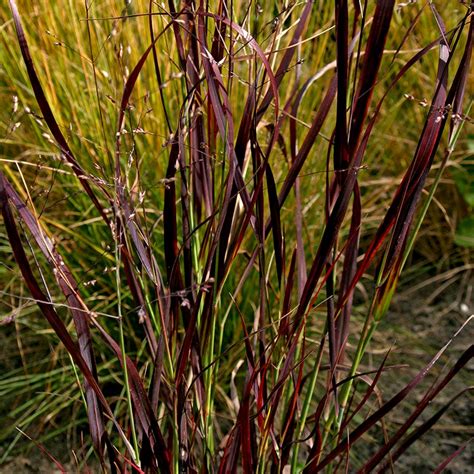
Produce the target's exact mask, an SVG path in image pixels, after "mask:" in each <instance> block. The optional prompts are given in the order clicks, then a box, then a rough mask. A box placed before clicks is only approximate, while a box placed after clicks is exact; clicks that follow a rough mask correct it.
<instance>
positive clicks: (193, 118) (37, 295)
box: [0, 0, 474, 473]
mask: <svg viewBox="0 0 474 474" xmlns="http://www.w3.org/2000/svg"><path fill="white" fill-rule="evenodd" d="M19 3H20V2H19ZM21 3H24V4H25V5H24V7H23V8H18V7H17V4H16V2H15V1H14V0H9V4H10V8H11V13H10V15H11V16H10V18H12V19H13V22H14V26H15V31H16V35H17V39H18V45H17V46H15V48H16V49H18V48H19V51H21V55H22V58H23V64H24V66H25V67H26V69H24V68H23V64H20V62H19V61H17V62H16V63H15V64H16V66H15V67H17V68H18V70H17V69H15V68H14V66H12V65H10V66H9V67H11V68H12V74H17V75H18V76H19V77H21V79H18V80H16V81H15V87H17V88H18V92H17V95H15V97H17V99H16V101H17V102H16V103H17V107H18V102H20V104H26V103H28V104H29V105H28V107H27V109H25V110H26V111H25V115H24V117H25V123H23V124H22V125H21V127H20V126H17V127H16V128H15V127H13V128H15V129H14V130H11V133H12V134H14V133H26V132H25V131H24V130H25V128H27V127H30V128H34V130H35V134H33V138H31V140H33V141H34V140H37V144H36V145H35V144H34V142H33V144H32V143H31V142H28V143H26V141H25V142H23V143H22V142H21V140H14V139H10V138H9V141H8V142H7V141H4V143H3V145H2V146H3V148H4V149H7V147H10V148H8V149H9V150H12V151H11V152H10V153H16V155H14V156H15V160H13V161H11V162H10V163H8V164H2V171H1V173H0V206H1V212H2V215H3V225H4V229H5V235H6V237H7V239H8V241H9V244H10V245H11V249H12V252H13V257H14V262H16V263H13V261H12V262H11V263H10V264H9V265H10V266H9V272H17V271H19V272H20V273H21V277H22V282H23V284H24V285H25V286H26V289H27V291H28V293H29V295H28V296H29V298H32V299H33V300H34V302H35V303H36V304H37V306H38V308H39V310H40V312H41V315H42V317H44V319H45V320H46V321H47V323H48V325H49V326H50V328H51V329H52V330H53V331H54V333H53V335H51V334H50V337H53V340H54V341H55V345H56V346H60V347H61V351H62V354H63V355H64V354H65V353H67V356H68V357H69V359H70V360H69V361H68V362H67V363H66V364H65V366H66V367H69V368H70V374H69V379H68V380H70V381H71V384H72V387H73V390H71V392H70V397H71V399H72V400H79V401H80V400H82V405H81V407H82V408H81V410H83V411H82V413H86V415H87V426H88V428H87V430H86V433H85V434H84V435H83V440H82V443H83V444H82V446H85V448H84V459H85V458H86V452H87V449H88V448H89V447H93V449H94V452H95V456H96V459H97V461H98V462H99V463H100V465H101V466H102V469H103V470H104V471H107V472H163V473H171V472H174V473H177V472H220V473H228V472H244V473H251V472H262V473H263V472H272V473H273V472H275V473H276V472H304V473H313V472H319V471H324V472H346V471H347V470H351V471H353V470H358V471H359V472H369V471H372V470H379V471H384V470H386V469H389V468H390V467H391V466H395V469H396V466H397V462H398V460H399V458H400V457H401V456H403V454H404V453H405V451H406V450H407V449H408V448H409V447H410V446H411V445H412V444H413V443H414V442H415V441H416V440H417V439H418V438H419V437H421V436H422V435H423V434H424V433H425V432H426V431H427V430H428V429H429V428H431V427H432V426H433V425H434V424H435V423H436V422H437V421H438V419H439V418H440V417H441V416H442V414H443V413H444V412H445V411H446V410H447V408H448V407H449V406H450V405H451V404H452V403H453V402H454V400H455V399H456V398H458V397H461V396H464V392H465V391H463V392H462V393H459V394H456V395H455V396H454V398H453V399H451V400H450V401H449V402H447V403H443V405H442V406H441V407H440V409H439V410H438V411H437V412H435V413H434V414H432V413H431V414H430V417H429V418H428V419H425V420H424V421H422V422H419V418H420V416H421V415H424V414H425V410H426V409H427V408H428V407H429V405H430V404H431V403H432V401H433V400H435V399H436V397H437V396H438V395H439V394H440V393H441V392H442V391H444V390H445V388H446V385H447V384H448V383H449V382H450V380H451V379H452V378H453V377H455V376H456V375H457V373H458V372H459V371H461V370H462V369H463V367H464V366H465V365H466V364H467V363H468V362H469V361H470V360H471V358H472V357H473V355H474V348H473V346H472V345H471V346H469V347H467V348H466V350H465V351H464V352H463V353H462V354H461V355H460V356H458V357H457V360H456V361H455V362H454V363H451V364H450V366H449V368H448V369H447V370H446V372H445V373H444V374H443V375H441V376H440V377H439V378H437V379H436V381H435V382H434V383H433V384H432V385H431V386H429V387H428V388H427V389H425V388H423V391H421V392H420V387H422V386H423V385H422V384H421V382H422V381H423V379H424V378H425V376H426V375H427V374H428V373H429V371H430V370H431V369H432V368H433V366H434V365H435V364H436V363H437V362H438V361H439V360H440V359H441V358H442V356H443V354H444V353H445V352H447V351H449V346H450V342H451V341H452V339H453V338H454V337H455V336H456V335H457V334H458V333H459V332H460V331H461V330H462V329H464V328H465V326H466V325H467V324H468V323H469V319H468V320H467V321H466V322H465V323H464V324H463V326H462V327H461V328H459V330H458V331H457V332H456V334H453V335H446V339H447V340H448V342H447V343H446V345H445V346H444V347H442V348H441V349H440V350H439V352H438V353H437V354H435V355H434V356H433V357H432V359H431V360H430V362H429V363H428V364H427V365H426V367H424V368H423V370H421V371H420V372H419V373H418V374H416V375H415V376H414V377H413V378H412V380H411V381H410V382H409V383H408V384H407V385H404V386H401V387H399V389H398V390H397V391H396V392H395V393H393V394H392V395H390V396H388V397H387V398H386V399H385V400H384V401H382V402H381V403H380V404H379V405H378V406H377V405H376V403H375V402H374V400H376V399H377V397H378V394H379V392H380V390H383V384H380V383H379V382H380V379H381V378H382V377H383V374H384V372H386V371H387V370H401V368H400V367H397V366H390V365H388V362H387V361H390V354H389V353H387V354H385V356H384V357H383V359H382V360H381V361H380V364H379V365H378V368H376V369H374V370H368V369H367V366H366V365H364V360H365V359H364V356H365V355H366V352H367V349H368V347H369V345H370V343H371V339H372V337H373V335H374V334H375V333H376V332H377V329H378V326H379V323H380V321H382V320H383V319H384V318H385V316H386V314H387V311H388V308H389V306H390V302H391V300H392V298H393V295H394V293H395V291H396V289H397V284H398V282H399V278H400V275H401V272H402V270H403V268H404V266H405V264H406V262H407V257H408V256H409V255H410V253H411V250H412V249H413V246H414V243H415V239H416V236H417V233H418V231H419V229H420V227H421V224H422V221H423V218H424V216H425V215H426V212H427V209H428V206H429V204H430V202H431V201H432V199H433V196H434V193H435V190H436V187H437V184H438V183H439V182H440V179H441V176H442V173H443V170H444V168H445V167H446V165H447V163H448V161H449V159H450V156H451V155H452V153H453V150H454V147H455V145H456V143H457V140H458V137H459V136H460V134H461V133H462V129H463V125H464V124H465V123H466V121H468V120H469V119H468V117H467V112H466V106H465V105H464V102H465V101H464V98H465V95H466V94H465V91H466V84H467V78H468V74H469V70H470V69H469V68H470V59H471V53H472V42H473V26H472V6H469V5H467V4H466V3H463V4H461V3H460V4H459V5H458V7H459V8H458V9H457V10H456V15H454V16H455V18H454V19H453V16H450V17H449V19H445V18H443V15H442V13H443V12H439V11H438V10H437V9H436V7H435V5H434V3H432V2H427V3H426V5H419V6H418V10H417V12H416V14H413V15H411V16H410V15H409V14H406V13H404V12H405V11H406V9H407V8H409V5H401V4H399V5H396V2H395V1H394V0H383V1H378V2H372V1H368V0H365V1H363V2H359V1H354V2H348V1H347V0H335V1H334V2H316V1H315V2H310V1H308V2H300V3H298V2H294V3H289V2H274V3H272V5H271V6H270V5H267V4H266V3H264V4H261V5H259V4H254V3H252V2H241V1H234V2H232V1H231V2H228V1H215V2H194V1H182V2H173V1H171V0H170V1H169V2H167V3H166V4H165V3H163V4H158V3H156V2H153V1H150V2H145V1H141V2H125V6H124V7H123V5H121V6H119V7H118V6H117V5H115V4H117V3H119V2H105V3H104V5H105V4H107V5H109V6H110V8H105V7H104V6H103V5H100V4H97V5H96V4H94V2H89V1H87V0H86V1H85V2H84V4H83V5H82V4H81V5H76V6H75V7H73V6H72V5H67V6H65V7H64V9H65V11H63V12H62V13H61V12H58V11H56V10H57V9H58V8H60V6H59V5H51V6H45V8H46V9H50V12H49V14H50V15H51V18H56V20H57V18H58V15H59V14H60V13H61V14H62V16H63V20H64V21H65V22H69V21H70V22H73V23H74V24H75V28H77V29H76V36H75V38H76V39H75V41H76V42H77V43H74V44H71V43H67V42H66V40H65V39H63V36H61V35H60V34H59V33H58V34H57V33H55V31H59V29H60V28H61V27H64V28H67V25H59V24H57V22H56V23H54V27H53V28H52V31H50V30H48V35H50V36H51V37H52V38H53V39H54V43H55V47H56V49H55V50H53V53H54V54H52V53H51V52H49V53H48V56H47V57H48V58H49V59H48V61H47V62H49V66H48V65H47V64H46V63H45V57H43V58H41V48H39V49H38V48H30V46H31V44H32V43H31V42H30V38H29V37H30V34H31V35H32V36H35V38H36V33H34V31H35V28H36V26H35V22H36V17H35V15H33V14H29V13H28V9H27V8H26V2H21ZM53 3H54V2H53ZM61 3H62V2H61ZM65 3H67V2H65ZM112 3H114V5H111V4H112ZM45 5H46V4H45ZM107 5H106V6H107ZM122 7H123V9H122ZM35 8H36V7H35ZM35 8H33V9H35ZM61 8H62V7H61ZM403 8H405V10H403V11H402V9H403ZM75 9H77V11H76V10H75ZM75 11H76V13H75V15H76V16H75V17H74V12H75ZM403 15H406V16H403ZM426 18H428V19H426ZM402 20H405V21H402ZM445 20H446V21H448V20H449V24H448V25H445V23H444V21H445ZM46 21H47V20H46ZM51 21H52V20H51ZM426 21H431V22H432V24H433V25H435V29H434V30H433V31H434V37H433V39H430V40H429V41H426V42H424V43H423V44H422V46H421V47H418V48H415V49H410V47H408V46H407V45H409V44H410V45H411V41H412V36H413V34H414V33H415V32H416V31H417V26H418V24H419V23H420V22H421V23H423V22H426ZM128 28H130V29H131V31H132V32H133V34H132V35H131V36H130V38H131V39H130V41H131V44H126V43H122V38H126V36H125V35H126V33H125V32H126V30H127V29H128ZM40 35H41V33H40ZM55 35H56V36H55ZM38 41H39V40H38ZM40 43H41V41H40ZM11 48H13V46H11ZM44 48H46V46H44ZM44 51H45V52H46V49H45V50H44ZM10 54H11V55H12V57H15V56H14V55H15V54H16V50H15V51H11V52H10ZM45 54H46V53H45ZM61 55H62V56H61ZM59 56H61V57H59ZM56 57H58V58H59V59H58V61H60V63H58V64H61V67H59V66H58V67H57V68H56V67H55V66H54V65H52V64H51V63H52V62H54V61H56ZM132 58H133V61H132ZM435 58H436V59H435ZM429 61H431V62H434V61H436V67H435V68H433V67H429V68H428V73H427V74H425V73H424V74H423V78H422V79H421V78H419V79H415V80H414V79H413V76H410V75H411V74H415V76H416V73H414V72H413V71H417V68H419V67H422V65H423V64H426V63H427V62H429ZM12 62H13V61H12ZM18 71H20V72H18ZM46 71H47V74H46ZM56 74H57V76H56V77H55V75H56ZM407 77H411V80H412V81H413V80H414V81H415V83H416V81H417V80H418V81H423V83H424V84H423V91H424V92H425V93H429V94H430V96H429V97H426V99H424V100H425V101H426V102H425V103H424V105H423V104H421V105H420V104H414V102H416V101H414V100H412V101H408V102H409V105H412V106H413V107H415V108H416V117H418V118H419V120H417V121H416V123H411V122H410V123H408V122H407V123H406V126H405V125H404V118H401V116H400V112H401V107H404V106H406V103H407V100H406V98H405V96H406V95H410V97H412V99H413V98H414V94H413V95H412V92H413V91H411V90H404V87H405V86H406V84H407V82H406V78H407ZM418 86H419V85H415V86H413V87H414V88H415V87H418ZM32 98H34V101H33V100H31V99H32ZM420 100H421V99H420ZM15 113H17V112H16V111H15ZM400 121H401V122H402V124H400V123H398V128H397V131H399V132H404V133H406V134H407V135H408V136H409V137H410V139H413V137H416V138H415V139H416V146H408V145H406V144H402V145H400V144H398V143H394V144H389V143H386V142H384V139H383V138H381V135H383V134H381V132H379V130H382V129H383V128H384V127H387V124H393V123H394V122H400ZM388 126H393V125H388ZM12 136H14V135H12ZM40 144H41V145H40ZM392 146H393V147H394V148H393V150H391V149H390V148H391V147H392ZM29 147H31V148H35V147H38V149H39V148H40V147H41V149H42V150H43V151H41V152H40V153H38V154H37V155H36V157H37V156H38V155H39V156H40V157H41V163H42V165H41V167H40V166H39V165H37V167H36V172H34V171H32V169H33V170H34V169H35V168H34V166H33V167H30V168H27V166H22V165H21V163H20V162H23V161H26V162H28V161H30V163H32V164H35V163H37V162H36V161H35V160H36V158H35V157H32V158H31V159H30V156H29V154H28V153H24V154H23V157H20V155H21V150H22V148H23V149H27V148H29ZM393 151H394V153H395V154H396V155H393V154H392V153H393ZM33 155H35V154H34V153H33ZM390 160H393V161H394V162H395V161H396V166H397V167H401V168H402V173H401V174H400V178H399V179H398V180H395V181H394V182H393V184H392V185H391V186H389V187H388V189H387V192H386V193H385V194H386V196H385V197H384V198H383V202H378V203H377V213H376V214H375V216H376V218H374V214H371V213H372V211H370V210H368V209H369V207H370V208H371V206H372V204H373V196H374V194H373V192H374V191H376V190H374V189H372V187H371V186H366V184H365V183H364V180H366V178H367V177H369V176H370V174H371V173H377V170H378V169H383V167H386V166H387V163H388V165H390ZM14 163H16V166H14ZM434 164H436V167H434ZM394 166H395V164H394ZM398 169H399V168H398ZM397 172H398V171H397ZM429 176H430V183H429V186H428V185H427V178H428V177H429ZM361 288H362V289H363V290H364V294H365V295H366V297H367V300H366V301H365V302H364V303H360V301H361V298H360V295H358V292H360V291H361ZM451 336H452V337H451ZM450 337H451V339H450ZM64 370H66V371H67V370H69V369H67V368H65V369H64ZM358 382H360V383H358ZM68 388H69V387H68ZM63 389H65V388H64V385H59V386H58V387H57V390H59V391H60V390H63ZM416 390H418V395H419V396H418V399H417V401H416V403H415V404H414V405H407V406H408V409H409V412H408V413H405V415H406V416H405V418H404V419H403V420H402V421H401V423H400V424H399V425H397V427H396V428H395V429H392V430H388V431H387V430H384V434H383V435H380V439H376V438H375V439H374V438H372V441H371V445H370V446H369V447H368V448H366V449H365V451H363V452H364V453H365V457H364V456H362V458H361V456H359V455H355V453H357V452H359V453H360V452H362V451H361V448H360V446H361V445H363V444H364V443H365V444H367V443H368V441H367V440H368V439H369V438H368V437H367V436H366V435H367V434H369V433H375V432H377V430H379V427H380V426H384V422H385V420H386V418H387V417H388V416H389V415H390V413H391V412H392V411H393V410H395V409H398V408H399V407H400V406H401V405H403V403H405V401H406V400H405V399H406V398H407V397H408V395H410V394H411V393H412V392H413V391H416ZM420 393H421V394H420ZM71 403H72V402H71ZM48 406H51V405H48ZM32 419H33V418H32ZM32 419H30V422H31V420H32ZM62 421H63V422H64V420H62ZM69 422H70V421H69ZM82 427H83V428H82V429H84V420H83V423H82ZM26 431H27V430H26ZM363 440H365V441H363ZM44 449H45V448H44ZM79 461H82V460H81V459H80V460H79ZM449 461H450V460H447V462H449Z"/></svg>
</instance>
